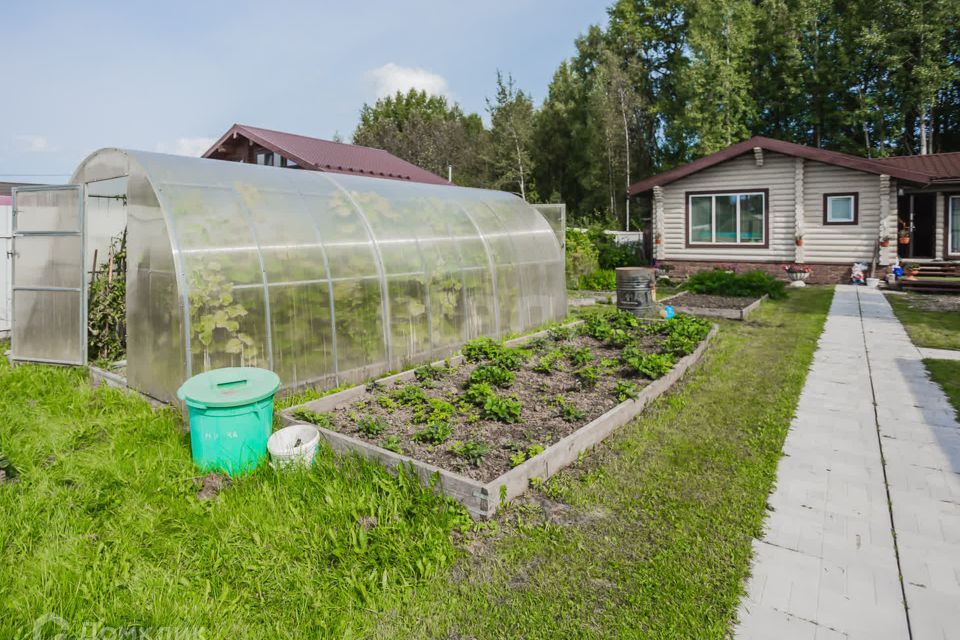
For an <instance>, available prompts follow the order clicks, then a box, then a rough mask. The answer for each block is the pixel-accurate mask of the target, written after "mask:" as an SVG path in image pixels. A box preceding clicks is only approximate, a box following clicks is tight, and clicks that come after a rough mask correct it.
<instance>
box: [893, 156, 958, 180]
mask: <svg viewBox="0 0 960 640" xmlns="http://www.w3.org/2000/svg"><path fill="white" fill-rule="evenodd" d="M877 162H881V163H883V164H886V165H892V166H896V167H901V168H903V169H909V170H911V171H920V172H922V173H925V174H927V175H929V176H930V179H931V180H960V152H952V153H931V154H929V155H923V156H893V157H891V158H877Z"/></svg>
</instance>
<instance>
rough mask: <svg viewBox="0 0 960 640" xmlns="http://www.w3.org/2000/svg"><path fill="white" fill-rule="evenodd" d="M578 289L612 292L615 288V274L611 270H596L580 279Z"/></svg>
mask: <svg viewBox="0 0 960 640" xmlns="http://www.w3.org/2000/svg"><path fill="white" fill-rule="evenodd" d="M579 288H580V289H585V290H587V291H614V290H616V288H617V272H616V271H614V270H613V269H597V270H596V271H593V272H591V273H588V274H587V275H585V276H582V277H581V278H580V283H579Z"/></svg>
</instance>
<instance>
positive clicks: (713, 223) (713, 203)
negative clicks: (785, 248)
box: [687, 191, 767, 248]
mask: <svg viewBox="0 0 960 640" xmlns="http://www.w3.org/2000/svg"><path fill="white" fill-rule="evenodd" d="M718 196H736V202H737V213H736V218H737V235H736V241H735V242H717V197H718ZM741 196H760V199H761V203H762V205H763V206H762V209H761V211H762V212H763V236H762V237H761V239H760V242H742V241H741V240H740V197H741ZM694 198H710V237H711V238H712V239H711V240H710V241H709V242H708V241H705V240H694V239H693V199H694ZM687 244H689V245H691V246H700V247H713V246H721V247H723V246H744V247H758V248H759V247H763V245H765V244H767V194H766V192H764V191H710V192H706V193H690V194H687Z"/></svg>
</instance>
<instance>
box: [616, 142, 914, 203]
mask: <svg viewBox="0 0 960 640" xmlns="http://www.w3.org/2000/svg"><path fill="white" fill-rule="evenodd" d="M754 147H760V148H761V149H764V150H766V151H772V152H775V153H782V154H784V155H788V156H794V157H797V158H805V159H807V160H813V161H816V162H823V163H824V164H832V165H836V166H839V167H846V168H848V169H855V170H857V171H864V172H866V173H875V174H878V175H879V174H886V175H889V176H891V177H893V178H898V179H900V180H906V181H908V182H916V183H918V184H927V183H928V182H930V180H931V176H930V175H929V174H927V173H925V172H923V171H921V170H919V169H914V168H912V167H901V166H898V165H896V164H892V163H883V162H880V161H878V160H873V159H869V158H861V157H860V156H853V155H850V154H847V153H839V152H837V151H827V150H826V149H817V148H815V147H808V146H806V145H802V144H794V143H792V142H784V141H783V140H774V139H773V138H764V137H762V136H755V137H753V138H750V139H749V140H744V141H743V142H739V143H737V144H735V145H733V146H731V147H727V148H726V149H721V150H720V151H717V152H716V153H711V154H710V155H708V156H704V157H702V158H698V159H696V160H694V161H693V162H689V163H687V164H685V165H681V166H679V167H676V168H674V169H671V170H669V171H664V172H663V173H659V174H657V175H655V176H650V177H649V178H646V179H644V180H641V181H640V182H636V183H634V184H633V185H631V186H630V195H632V196H634V195H637V194H639V193H643V192H645V191H649V190H650V189H652V188H654V187H662V186H663V185H665V184H669V183H671V182H674V181H676V180H679V179H680V178H685V177H687V176H689V175H691V174H693V173H696V172H697V171H702V170H704V169H706V168H708V167H712V166H714V165H717V164H720V163H721V162H726V161H727V160H730V159H732V158H736V157H737V156H741V155H744V154H747V153H752V152H753V149H754Z"/></svg>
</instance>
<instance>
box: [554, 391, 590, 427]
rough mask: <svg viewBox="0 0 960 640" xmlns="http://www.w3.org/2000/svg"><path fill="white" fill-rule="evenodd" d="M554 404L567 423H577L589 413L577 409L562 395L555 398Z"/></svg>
mask: <svg viewBox="0 0 960 640" xmlns="http://www.w3.org/2000/svg"><path fill="white" fill-rule="evenodd" d="M553 404H555V405H556V407H557V412H558V414H559V415H560V417H561V418H563V420H564V421H565V422H577V421H579V420H583V419H584V418H585V417H586V415H587V413H586V412H585V411H581V410H580V409H577V407H575V406H574V405H573V403H572V402H570V401H569V400H568V399H567V398H565V397H564V396H563V395H562V394H558V395H556V396H554V398H553Z"/></svg>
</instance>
